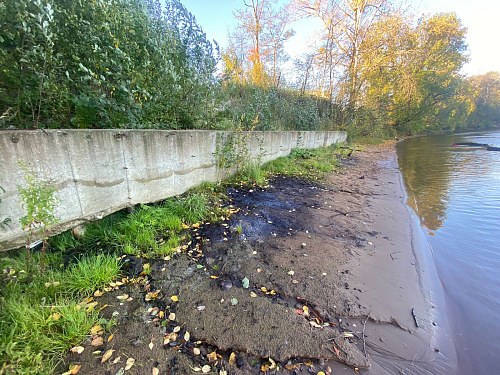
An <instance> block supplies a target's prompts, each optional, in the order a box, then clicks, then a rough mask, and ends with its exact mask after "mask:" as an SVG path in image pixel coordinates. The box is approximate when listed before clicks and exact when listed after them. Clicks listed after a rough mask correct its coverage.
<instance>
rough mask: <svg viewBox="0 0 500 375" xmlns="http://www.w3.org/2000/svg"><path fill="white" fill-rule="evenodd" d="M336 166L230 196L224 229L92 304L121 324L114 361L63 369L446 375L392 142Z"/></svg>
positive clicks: (435, 293)
mask: <svg viewBox="0 0 500 375" xmlns="http://www.w3.org/2000/svg"><path fill="white" fill-rule="evenodd" d="M342 163H343V164H344V168H342V169H341V170H339V171H337V172H336V173H332V174H331V176H329V178H328V180H327V181H326V182H324V183H322V184H315V183H312V182H307V181H301V180H296V179H287V178H277V179H275V180H273V181H271V183H270V185H269V186H267V187H265V188H258V187H248V186H242V187H234V188H230V189H228V196H229V197H230V199H231V202H230V204H231V206H232V209H233V211H234V214H233V215H232V216H231V217H230V218H229V219H228V220H226V221H225V222H224V223H222V224H210V223H203V224H202V225H201V226H200V227H199V228H196V229H192V230H193V239H194V241H193V243H192V244H191V245H190V248H189V251H187V252H184V253H181V254H178V255H176V256H175V257H173V258H172V259H170V260H162V259H159V260H151V261H149V263H151V269H152V272H151V274H150V275H149V276H148V277H146V278H144V277H143V278H138V280H137V281H136V282H134V283H128V284H125V285H122V286H120V287H118V289H117V290H114V291H112V292H109V293H106V294H105V295H104V296H102V297H100V298H99V299H98V302H99V305H103V306H104V305H108V306H107V307H106V308H105V309H103V310H102V312H101V315H102V316H103V317H104V318H106V319H109V318H111V317H114V318H115V319H116V320H117V322H118V325H117V327H116V331H115V332H114V335H113V338H112V340H110V341H109V342H108V341H107V340H106V339H105V340H103V341H104V343H103V345H102V346H101V347H99V350H100V351H101V353H102V352H104V351H105V350H110V349H112V350H114V351H115V352H114V353H113V358H112V359H110V360H109V361H108V362H105V363H103V364H101V363H100V356H99V354H97V355H96V354H94V353H93V352H95V348H92V347H90V348H89V349H90V350H85V351H84V352H83V353H82V354H80V355H70V356H69V357H68V358H67V361H66V364H67V363H75V364H81V365H82V368H81V370H80V372H79V374H116V373H117V372H119V371H120V369H121V368H122V367H123V365H124V361H125V359H126V358H127V357H133V358H134V359H135V360H136V363H137V364H140V367H139V366H134V367H132V368H131V369H130V370H129V371H128V373H129V374H134V373H136V374H144V373H151V371H152V368H153V367H154V368H157V369H158V370H159V371H160V373H170V374H187V373H192V372H193V371H195V372H196V371H198V372H199V371H201V370H202V369H203V368H204V367H203V366H209V367H206V368H205V369H207V371H208V370H209V371H211V372H212V373H219V374H220V373H221V371H222V373H224V371H227V373H228V374H257V373H261V371H262V370H266V371H267V373H271V374H272V373H276V374H289V373H303V374H306V373H307V374H310V373H313V374H316V373H317V372H319V371H323V372H325V373H329V370H330V369H331V370H332V374H353V373H355V372H359V373H363V374H377V375H378V374H454V373H455V372H456V369H455V368H456V358H455V353H454V349H453V345H452V343H451V341H450V339H449V333H448V332H449V329H448V328H447V322H446V319H445V315H444V314H441V313H440V312H441V311H444V309H443V307H442V305H441V295H442V291H441V287H440V285H439V282H438V281H436V280H437V277H435V270H434V269H433V263H432V259H429V256H430V251H428V250H429V249H428V246H427V245H426V242H425V240H422V238H421V232H420V228H419V226H418V224H417V221H416V220H414V218H413V217H412V213H411V211H409V209H408V207H407V206H406V205H405V200H406V197H405V195H404V189H403V186H402V181H401V177H400V173H399V170H398V168H397V164H396V156H395V150H394V144H387V145H384V146H376V147H369V148H367V149H365V150H363V151H356V152H354V154H353V155H352V157H351V158H348V159H344V160H342ZM137 268H138V269H139V270H140V268H141V267H137ZM245 280H246V281H245ZM247 283H248V284H247ZM125 293H126V294H127V296H129V297H130V301H128V300H127V301H123V302H120V303H117V302H116V301H117V299H116V297H117V296H119V295H124V294H125ZM148 293H149V294H148ZM151 293H156V294H155V298H154V299H151V298H149V299H147V298H146V297H147V296H148V295H149V296H151ZM174 295H175V296H176V299H178V301H172V300H171V296H174ZM172 313H174V314H175V316H174V317H173V318H172V319H170V320H169V318H168V317H172ZM186 333H188V335H187V336H186ZM105 336H107V334H105ZM186 337H187V339H186ZM166 338H168V339H166ZM90 342H91V340H88V341H87V342H86V343H84V346H87V347H88V346H90ZM213 352H215V353H216V355H215V357H214V355H212V356H211V355H210V353H213ZM101 355H102V354H101ZM118 357H120V358H118ZM116 358H118V359H116ZM114 361H116V362H114ZM273 363H275V365H273ZM266 366H267V367H266ZM193 369H198V370H193Z"/></svg>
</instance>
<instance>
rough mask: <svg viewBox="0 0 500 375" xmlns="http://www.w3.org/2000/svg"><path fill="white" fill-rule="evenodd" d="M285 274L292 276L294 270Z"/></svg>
mask: <svg viewBox="0 0 500 375" xmlns="http://www.w3.org/2000/svg"><path fill="white" fill-rule="evenodd" d="M287 274H289V275H290V276H293V275H294V274H295V271H288V272H287Z"/></svg>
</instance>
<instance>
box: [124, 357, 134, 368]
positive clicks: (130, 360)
mask: <svg viewBox="0 0 500 375" xmlns="http://www.w3.org/2000/svg"><path fill="white" fill-rule="evenodd" d="M134 363H135V359H134V358H129V359H127V364H126V366H125V371H127V370H130V368H131V367H132V366H133V365H134Z"/></svg>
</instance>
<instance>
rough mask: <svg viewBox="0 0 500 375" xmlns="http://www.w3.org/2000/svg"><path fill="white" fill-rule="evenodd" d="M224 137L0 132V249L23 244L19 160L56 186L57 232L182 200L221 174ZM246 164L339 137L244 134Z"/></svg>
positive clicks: (210, 134)
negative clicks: (168, 200)
mask: <svg viewBox="0 0 500 375" xmlns="http://www.w3.org/2000/svg"><path fill="white" fill-rule="evenodd" d="M229 133H230V132H220V131H199V130H195V131H190V130H186V131H159V130H33V131H22V130H2V131H0V155H1V156H0V186H1V187H2V188H3V189H4V190H5V192H3V191H1V190H0V199H2V201H1V202H0V220H3V219H5V218H7V217H8V218H10V219H11V220H12V222H11V224H10V225H9V226H8V227H6V228H4V229H0V250H8V249H11V248H16V247H20V246H22V245H23V244H24V241H25V237H26V233H24V232H23V230H22V228H21V225H20V223H19V218H20V217H22V216H24V215H25V211H24V209H23V207H22V204H21V202H20V198H19V196H18V190H17V186H18V185H23V184H24V172H23V170H22V168H21V167H20V165H19V161H20V160H22V161H24V162H25V163H26V164H27V165H28V167H29V168H30V169H32V170H34V171H35V172H36V173H37V175H38V177H39V178H48V179H52V180H53V181H55V185H56V187H57V190H58V196H59V198H60V199H61V204H60V205H59V206H58V207H57V209H56V216H57V217H58V218H60V223H59V224H58V225H57V227H54V228H53V232H54V233H59V232H61V231H64V230H66V229H69V228H71V227H73V226H76V225H78V224H81V223H84V222H89V221H93V220H96V219H99V218H102V217H103V216H105V215H108V214H110V213H112V212H115V211H118V210H120V209H122V208H125V207H128V206H133V205H136V204H139V203H150V202H156V201H161V200H164V199H166V198H168V197H171V196H174V195H178V194H182V193H183V192H185V191H187V190H188V189H189V188H191V187H194V186H196V185H199V184H201V183H202V182H203V181H211V182H215V181H217V179H220V178H221V177H225V176H227V172H226V171H220V170H218V168H217V160H216V157H217V144H218V143H219V144H220V142H221V139H227V138H226V137H227V135H228V134H229ZM234 136H235V137H240V138H241V137H242V138H243V139H244V143H245V145H244V147H246V148H247V154H248V156H249V158H250V160H253V161H255V162H259V161H260V162H261V163H265V162H267V161H270V160H273V159H276V158H278V157H280V156H286V155H288V154H289V153H290V151H291V150H292V148H295V147H299V148H317V147H321V146H329V145H331V144H333V143H338V142H344V141H345V139H346V133H345V132H243V133H235V134H234Z"/></svg>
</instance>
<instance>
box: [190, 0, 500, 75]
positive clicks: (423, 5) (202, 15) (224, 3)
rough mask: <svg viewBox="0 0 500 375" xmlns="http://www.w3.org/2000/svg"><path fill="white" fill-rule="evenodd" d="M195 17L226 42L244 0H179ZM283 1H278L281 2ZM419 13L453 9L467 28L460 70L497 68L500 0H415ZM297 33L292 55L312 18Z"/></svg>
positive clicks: (309, 35) (307, 39) (301, 47)
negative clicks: (465, 53)
mask: <svg viewBox="0 0 500 375" xmlns="http://www.w3.org/2000/svg"><path fill="white" fill-rule="evenodd" d="M181 2H182V3H183V4H184V6H185V7H186V8H187V9H188V10H189V11H190V12H191V13H192V14H194V16H195V17H196V20H197V22H198V25H200V26H201V27H202V29H203V31H204V32H205V33H206V34H207V39H209V40H214V39H215V40H216V41H217V43H219V45H220V46H221V47H225V46H226V45H227V30H228V28H233V27H235V26H236V25H237V21H236V20H235V18H234V16H233V11H235V10H236V9H239V8H242V7H243V6H244V5H243V0H181ZM282 2H283V1H280V3H282ZM411 4H412V5H413V7H414V8H417V9H418V13H438V12H456V13H457V15H458V17H459V18H460V20H461V21H462V24H463V25H464V26H465V27H467V28H468V32H467V36H466V43H467V44H468V46H469V56H470V62H469V63H468V64H467V65H466V66H465V67H464V68H463V70H462V72H463V73H464V74H467V75H477V74H484V73H487V72H489V71H498V72H500V46H499V45H500V43H499V42H498V38H499V37H500V19H499V16H500V0H415V1H411ZM292 27H293V29H295V30H296V35H295V36H294V37H292V38H291V39H290V40H289V42H288V43H287V44H286V45H285V48H286V50H287V52H288V53H289V55H290V56H291V57H292V58H293V57H295V56H298V55H300V54H301V53H305V52H306V51H307V48H308V46H309V45H310V44H311V40H312V39H314V29H315V24H314V22H313V21H311V20H309V21H308V20H305V21H301V23H300V24H297V25H295V24H294V25H293V26H292Z"/></svg>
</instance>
